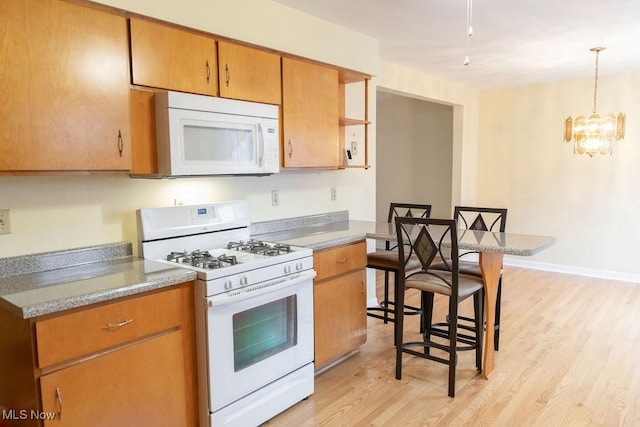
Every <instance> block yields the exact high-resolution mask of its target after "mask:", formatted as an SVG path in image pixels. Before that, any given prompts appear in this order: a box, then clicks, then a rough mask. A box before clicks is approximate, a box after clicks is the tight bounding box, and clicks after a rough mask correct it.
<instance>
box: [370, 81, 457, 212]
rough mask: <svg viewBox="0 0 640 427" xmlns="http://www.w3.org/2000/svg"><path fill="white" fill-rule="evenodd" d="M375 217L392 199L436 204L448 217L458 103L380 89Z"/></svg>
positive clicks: (386, 210)
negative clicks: (454, 109) (454, 120)
mask: <svg viewBox="0 0 640 427" xmlns="http://www.w3.org/2000/svg"><path fill="white" fill-rule="evenodd" d="M376 159H377V160H376V167H375V170H376V219H377V221H385V220H386V218H387V215H388V212H389V203H391V202H401V203H425V204H431V205H432V210H431V216H432V217H437V218H449V217H450V216H451V206H452V201H451V197H452V168H453V107H452V106H450V105H445V104H439V103H436V102H431V101H427V100H423V99H417V98H412V97H408V96H403V95H398V94H395V93H390V92H385V91H383V90H380V89H378V90H377V92H376Z"/></svg>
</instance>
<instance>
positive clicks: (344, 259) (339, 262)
mask: <svg viewBox="0 0 640 427" xmlns="http://www.w3.org/2000/svg"><path fill="white" fill-rule="evenodd" d="M347 261H349V258H340V259H337V260H336V262H337V263H338V264H344V263H345V262H347Z"/></svg>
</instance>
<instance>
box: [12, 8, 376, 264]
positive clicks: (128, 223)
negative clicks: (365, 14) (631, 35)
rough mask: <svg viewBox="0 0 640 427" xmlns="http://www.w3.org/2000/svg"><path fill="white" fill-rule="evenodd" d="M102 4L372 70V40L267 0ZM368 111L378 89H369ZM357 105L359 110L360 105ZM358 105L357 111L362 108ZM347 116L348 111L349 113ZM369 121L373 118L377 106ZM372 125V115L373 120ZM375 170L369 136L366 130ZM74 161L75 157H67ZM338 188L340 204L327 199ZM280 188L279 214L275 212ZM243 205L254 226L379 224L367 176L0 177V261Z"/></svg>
mask: <svg viewBox="0 0 640 427" xmlns="http://www.w3.org/2000/svg"><path fill="white" fill-rule="evenodd" d="M100 2H101V3H104V4H108V5H113V6H116V7H120V8H122V9H125V10H129V11H134V12H138V13H141V14H146V15H149V16H154V17H158V18H161V19H164V20H167V21H173V22H176V23H180V24H183V25H186V26H191V27H194V28H200V29H202V30H205V31H209V32H211V33H215V34H219V35H223V36H228V37H232V38H236V39H239V40H244V41H247V42H253V43H255V44H259V45H262V46H265V47H271V48H275V49H279V50H283V51H287V52H290V53H295V54H299V55H302V56H305V57H308V58H312V59H316V60H320V61H324V62H327V63H331V64H335V65H338V66H341V67H345V68H351V69H355V70H357V71H362V72H365V73H373V72H375V71H376V70H377V64H378V56H377V49H378V44H377V41H376V40H373V39H370V38H368V37H365V36H362V35H360V34H357V33H354V32H352V31H349V30H347V29H344V28H340V27H337V26H335V25H333V24H329V23H327V22H325V21H322V20H320V19H317V18H315V17H312V16H309V15H305V14H302V13H300V12H297V11H295V10H293V9H290V8H288V7H285V6H282V5H280V4H278V3H275V2H271V1H267V0H245V1H242V2H236V1H232V0H184V1H181V2H176V1H172V0H171V1H170V0H158V1H150V0H138V1H134V0H103V1H100ZM369 100H370V104H374V103H375V87H374V86H373V85H372V86H371V87H370V96H369ZM354 102H356V103H358V102H359V104H362V98H360V99H359V100H355V101H354ZM359 108H362V106H358V105H356V106H355V107H353V109H355V110H358V109H359ZM347 109H348V110H351V109H352V108H351V107H350V106H349V105H347ZM371 114H374V115H375V106H374V107H373V108H372V112H371ZM372 117H374V116H372ZM369 143H370V145H371V148H372V149H371V162H372V163H374V162H375V131H372V132H370V136H369ZM70 155H71V154H70ZM331 187H336V188H337V191H338V198H337V200H336V201H331V199H330V189H331ZM271 190H279V192H280V206H277V207H273V206H271ZM176 199H177V200H178V201H179V202H182V203H184V204H188V203H198V202H210V201H221V200H230V199H246V200H248V202H249V209H250V212H251V219H252V220H253V221H260V220H268V219H276V218H287V217H293V216H298V215H310V214H316V213H325V212H333V211H339V210H345V209H347V210H349V212H350V216H351V218H353V219H362V220H373V219H375V173H374V171H373V170H371V169H369V170H364V169H350V170H340V171H295V172H294V171H285V172H283V173H280V174H277V175H273V176H268V177H261V178H258V177H214V178H202V179H180V180H137V179H130V178H129V177H128V176H123V175H74V176H59V175H55V176H0V209H10V210H11V214H10V216H11V228H12V234H9V235H1V236H0V257H7V256H16V255H23V254H29V253H36V252H42V251H49V250H57V249H66V248H73V247H79V246H85V245H93V244H101V243H107V242H117V241H131V242H133V243H134V244H135V242H136V241H137V233H136V223H135V210H136V209H138V208H141V207H155V206H169V205H173V204H174V200H176Z"/></svg>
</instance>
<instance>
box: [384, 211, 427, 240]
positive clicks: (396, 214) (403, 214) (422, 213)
mask: <svg viewBox="0 0 640 427" xmlns="http://www.w3.org/2000/svg"><path fill="white" fill-rule="evenodd" d="M430 216H431V205H422V204H415V203H395V202H391V203H390V204H389V216H388V217H387V222H388V223H389V224H392V223H393V220H394V218H397V217H409V218H429V217H430ZM396 247H397V246H396V245H395V244H394V245H392V244H391V242H389V241H387V242H386V244H385V249H386V250H391V249H395V248H396Z"/></svg>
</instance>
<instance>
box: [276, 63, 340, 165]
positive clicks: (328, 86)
mask: <svg viewBox="0 0 640 427" xmlns="http://www.w3.org/2000/svg"><path fill="white" fill-rule="evenodd" d="M338 93H339V90H338V70H337V69H336V68H332V67H328V66H325V65H320V64H314V63H311V62H307V61H303V60H298V59H293V58H286V57H285V58H282V129H283V139H282V149H281V163H282V164H281V166H282V167H284V168H327V169H337V168H338V167H340V166H341V164H342V163H341V162H342V155H341V153H340V146H339V144H340V141H339V136H338V115H339V112H338Z"/></svg>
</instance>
